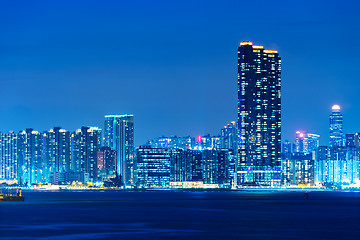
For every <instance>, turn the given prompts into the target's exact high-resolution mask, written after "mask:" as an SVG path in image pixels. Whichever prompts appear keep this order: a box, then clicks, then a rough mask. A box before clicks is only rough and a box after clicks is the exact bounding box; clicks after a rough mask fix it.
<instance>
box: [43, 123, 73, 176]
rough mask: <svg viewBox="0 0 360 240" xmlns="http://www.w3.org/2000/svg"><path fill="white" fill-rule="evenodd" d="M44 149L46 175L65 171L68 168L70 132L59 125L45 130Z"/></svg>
mask: <svg viewBox="0 0 360 240" xmlns="http://www.w3.org/2000/svg"><path fill="white" fill-rule="evenodd" d="M43 137H44V144H45V146H44V149H45V150H44V151H45V159H46V163H47V169H46V170H47V173H46V174H47V175H48V176H49V174H50V173H52V172H66V171H69V170H70V158H71V152H70V145H71V144H70V132H69V131H66V130H65V129H62V128H61V127H54V128H53V129H50V130H49V131H47V132H45V133H44V135H43Z"/></svg>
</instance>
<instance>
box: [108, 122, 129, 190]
mask: <svg viewBox="0 0 360 240" xmlns="http://www.w3.org/2000/svg"><path fill="white" fill-rule="evenodd" d="M104 146H106V147H110V148H111V149H113V150H116V152H117V162H116V171H117V173H118V174H119V175H121V177H122V180H123V182H124V184H125V185H126V186H130V185H132V184H133V180H134V116H133V115H107V116H105V127H104Z"/></svg>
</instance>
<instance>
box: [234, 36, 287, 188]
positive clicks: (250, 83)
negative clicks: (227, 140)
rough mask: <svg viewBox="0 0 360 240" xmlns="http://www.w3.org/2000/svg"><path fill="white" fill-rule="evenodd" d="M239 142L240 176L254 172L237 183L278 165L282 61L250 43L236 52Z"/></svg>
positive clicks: (275, 53) (279, 160) (254, 178)
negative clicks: (246, 171)
mask: <svg viewBox="0 0 360 240" xmlns="http://www.w3.org/2000/svg"><path fill="white" fill-rule="evenodd" d="M238 139H239V163H238V166H239V167H240V172H244V171H243V170H241V169H248V170H249V171H250V170H253V169H254V170H256V171H254V176H253V177H249V176H248V177H247V179H248V180H244V179H240V183H241V182H243V181H246V182H249V181H250V182H257V181H261V179H257V178H262V177H263V176H262V174H255V172H257V173H259V171H260V172H261V171H262V170H264V171H267V170H265V169H271V168H272V167H279V166H280V165H281V58H280V56H279V54H278V52H277V51H274V50H265V49H264V47H263V46H256V45H253V43H252V42H241V43H240V46H239V48H238ZM264 174H265V175H266V174H267V173H266V172H264ZM255 175H256V176H255Z"/></svg>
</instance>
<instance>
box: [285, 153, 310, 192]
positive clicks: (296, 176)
mask: <svg viewBox="0 0 360 240" xmlns="http://www.w3.org/2000/svg"><path fill="white" fill-rule="evenodd" d="M282 182H283V185H285V186H289V185H290V186H295V185H296V186H299V185H300V186H301V185H302V186H313V185H314V184H315V165H314V154H304V153H298V152H296V153H293V154H290V155H287V156H286V158H285V159H283V160H282Z"/></svg>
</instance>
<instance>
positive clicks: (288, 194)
mask: <svg viewBox="0 0 360 240" xmlns="http://www.w3.org/2000/svg"><path fill="white" fill-rule="evenodd" d="M304 194H305V191H224V192H184V191H83V192H74V191H71V192H70V191H68V192H64V191H63V192H62V191H55V192H40V191H36V192H25V193H24V195H25V202H0V238H1V239H145V238H146V239H360V192H354V191H352V192H350V191H349V192H346V191H310V192H309V194H308V197H309V199H308V200H305V197H304Z"/></svg>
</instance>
